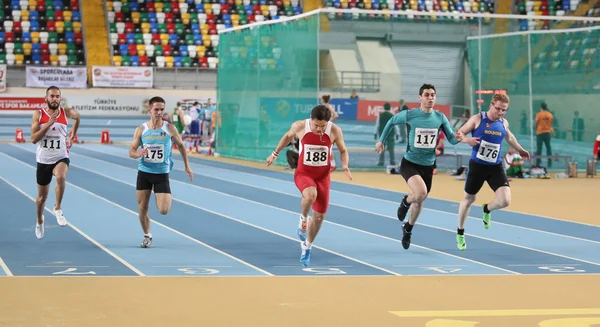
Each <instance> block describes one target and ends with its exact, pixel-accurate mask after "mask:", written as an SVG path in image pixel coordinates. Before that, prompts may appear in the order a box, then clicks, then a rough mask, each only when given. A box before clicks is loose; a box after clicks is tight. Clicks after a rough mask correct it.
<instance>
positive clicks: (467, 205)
mask: <svg viewBox="0 0 600 327" xmlns="http://www.w3.org/2000/svg"><path fill="white" fill-rule="evenodd" d="M476 199H477V195H476V194H469V193H467V192H465V197H464V198H463V200H462V201H460V205H459V206H458V229H465V221H466V220H467V216H468V215H469V212H470V211H471V205H472V204H473V203H474V202H475V200H476Z"/></svg>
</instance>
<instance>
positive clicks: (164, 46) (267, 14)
mask: <svg viewBox="0 0 600 327" xmlns="http://www.w3.org/2000/svg"><path fill="white" fill-rule="evenodd" d="M106 8H107V11H108V12H107V17H108V26H109V29H110V43H111V46H112V54H113V64H114V65H115V66H138V65H139V66H157V67H167V68H170V67H204V68H208V69H215V68H216V67H217V65H218V62H219V59H218V57H219V54H218V45H219V34H218V31H219V30H221V29H225V28H230V27H234V26H239V25H245V24H249V23H252V22H255V21H264V20H271V19H279V17H281V16H293V15H297V14H300V13H302V8H301V7H300V5H299V2H298V0H178V1H177V0H176V1H152V0H150V1H143V2H142V1H140V2H138V1H135V2H131V1H130V2H128V1H107V2H106Z"/></svg>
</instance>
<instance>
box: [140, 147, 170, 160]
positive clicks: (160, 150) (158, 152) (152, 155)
mask: <svg viewBox="0 0 600 327" xmlns="http://www.w3.org/2000/svg"><path fill="white" fill-rule="evenodd" d="M144 148H145V149H147V150H148V152H146V155H145V156H144V161H145V162H149V163H162V162H164V161H165V145H164V144H144Z"/></svg>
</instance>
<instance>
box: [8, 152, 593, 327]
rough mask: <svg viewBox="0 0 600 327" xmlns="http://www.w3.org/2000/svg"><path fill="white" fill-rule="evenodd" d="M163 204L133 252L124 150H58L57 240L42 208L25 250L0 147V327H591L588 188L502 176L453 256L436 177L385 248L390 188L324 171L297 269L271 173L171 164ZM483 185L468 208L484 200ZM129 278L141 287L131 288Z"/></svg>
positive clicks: (256, 166) (366, 177)
mask: <svg viewBox="0 0 600 327" xmlns="http://www.w3.org/2000/svg"><path fill="white" fill-rule="evenodd" d="M174 159H175V167H174V171H173V172H172V173H171V190H172V192H173V205H172V208H171V211H170V212H169V214H168V215H166V216H162V215H160V214H159V213H158V211H157V209H156V206H155V205H154V202H153V201H154V196H153V197H152V198H151V203H150V213H149V214H150V217H151V219H152V234H153V239H154V242H153V244H152V247H151V248H148V249H142V248H140V243H141V241H142V239H143V234H142V232H141V228H140V225H139V220H138V217H137V203H136V200H135V182H136V170H137V161H135V160H132V159H130V158H129V157H128V154H127V147H126V146H120V145H100V144H83V145H79V144H78V145H75V146H73V147H72V148H71V165H70V168H69V173H68V178H67V182H68V185H67V189H66V193H65V198H64V200H63V210H64V213H65V216H66V218H67V220H68V221H69V224H68V226H67V227H64V228H61V227H58V225H57V224H56V220H55V219H54V216H53V214H52V208H53V205H54V191H53V186H54V183H55V182H54V181H53V182H52V188H51V193H50V195H49V198H48V201H47V203H46V213H45V219H46V234H45V237H44V238H43V239H42V240H38V239H36V238H35V235H34V229H35V206H34V201H35V197H36V193H37V187H36V183H35V165H36V161H35V146H34V145H32V144H0V163H1V167H2V169H1V170H0V194H1V195H2V204H3V205H2V208H3V211H4V212H3V214H2V215H0V268H1V269H0V275H3V276H4V278H0V290H1V291H2V298H1V300H0V326H11V327H12V326H86V327H88V326H190V325H197V326H282V327H283V326H311V327H313V326H377V327H383V326H419V327H421V326H426V327H440V326H449V327H467V326H469V327H470V326H475V325H477V326H478V327H492V326H523V327H527V326H542V327H558V326H561V327H562V326H573V327H583V326H592V325H596V324H600V298H599V297H598V294H600V274H599V273H600V228H599V227H598V225H599V220H600V214H598V210H597V209H593V208H594V204H593V200H594V199H595V197H594V194H595V193H597V190H598V189H599V186H600V178H599V177H598V176H596V177H595V178H585V177H584V176H583V174H580V176H579V177H578V178H570V179H554V178H553V179H546V180H541V179H540V180H532V179H530V180H513V181H512V190H513V199H512V201H513V203H512V204H511V207H509V208H508V210H502V211H497V212H494V213H493V215H492V225H491V228H490V229H489V230H486V229H484V228H483V224H482V222H481V207H480V206H474V207H473V209H472V210H471V213H470V217H469V219H468V220H467V223H466V235H467V246H468V248H467V250H466V251H459V250H458V249H457V247H456V243H455V242H456V239H455V235H456V225H457V210H458V201H460V199H461V198H462V195H463V191H462V190H463V183H464V181H457V180H456V179H455V178H454V177H452V176H445V175H443V173H441V174H440V175H437V176H435V178H434V184H433V190H432V193H431V196H430V198H429V199H428V200H427V201H426V202H425V209H424V210H423V212H422V213H421V217H420V219H419V221H418V223H417V225H416V226H415V228H414V230H413V240H412V245H411V248H410V249H409V250H404V249H403V248H402V246H401V244H400V239H401V237H402V233H401V224H400V222H399V221H398V219H397V218H396V217H395V216H396V209H397V205H398V201H399V200H400V199H401V197H402V195H403V194H404V193H403V192H406V191H408V188H407V186H406V184H405V182H404V181H403V180H402V178H401V177H400V175H387V174H385V173H369V172H355V173H354V180H353V181H351V182H350V181H347V180H346V178H345V176H344V174H343V173H341V172H339V171H338V172H335V173H334V174H333V177H332V179H333V180H334V182H332V191H331V197H330V201H331V203H330V207H329V211H328V213H327V217H326V222H325V223H324V224H323V226H322V228H321V231H320V233H319V235H318V237H317V239H316V241H315V245H314V250H313V253H312V258H311V259H312V260H311V265H310V266H309V267H307V268H305V267H303V266H302V265H301V264H300V261H299V258H300V244H299V240H298V238H297V236H296V227H297V223H298V211H299V205H300V194H299V192H298V190H297V189H296V187H295V185H294V183H293V178H292V175H291V173H290V172H289V171H284V170H283V169H282V168H281V167H271V168H267V167H265V165H264V164H260V163H250V164H248V163H246V164H243V165H242V164H241V162H239V161H234V160H227V159H219V158H213V157H200V156H194V157H192V158H191V166H192V169H193V171H194V174H195V179H194V181H193V182H190V181H189V179H188V177H187V176H186V175H185V173H184V172H183V163H182V161H181V158H180V156H179V155H177V154H174ZM492 196H493V194H492V192H491V191H490V190H489V189H488V188H487V185H486V186H484V189H483V190H482V192H481V194H480V196H479V198H478V199H477V202H476V203H477V204H478V205H482V204H483V203H485V201H489V200H491V198H492ZM142 276H143V277H142Z"/></svg>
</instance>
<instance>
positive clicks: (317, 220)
mask: <svg viewBox="0 0 600 327" xmlns="http://www.w3.org/2000/svg"><path fill="white" fill-rule="evenodd" d="M323 220H325V214H324V213H320V212H316V211H314V210H313V216H312V218H311V219H310V221H309V222H308V235H307V236H306V243H307V245H309V246H310V245H312V243H313V242H314V241H315V238H316V237H317V234H319V230H321V225H322V224H323Z"/></svg>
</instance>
